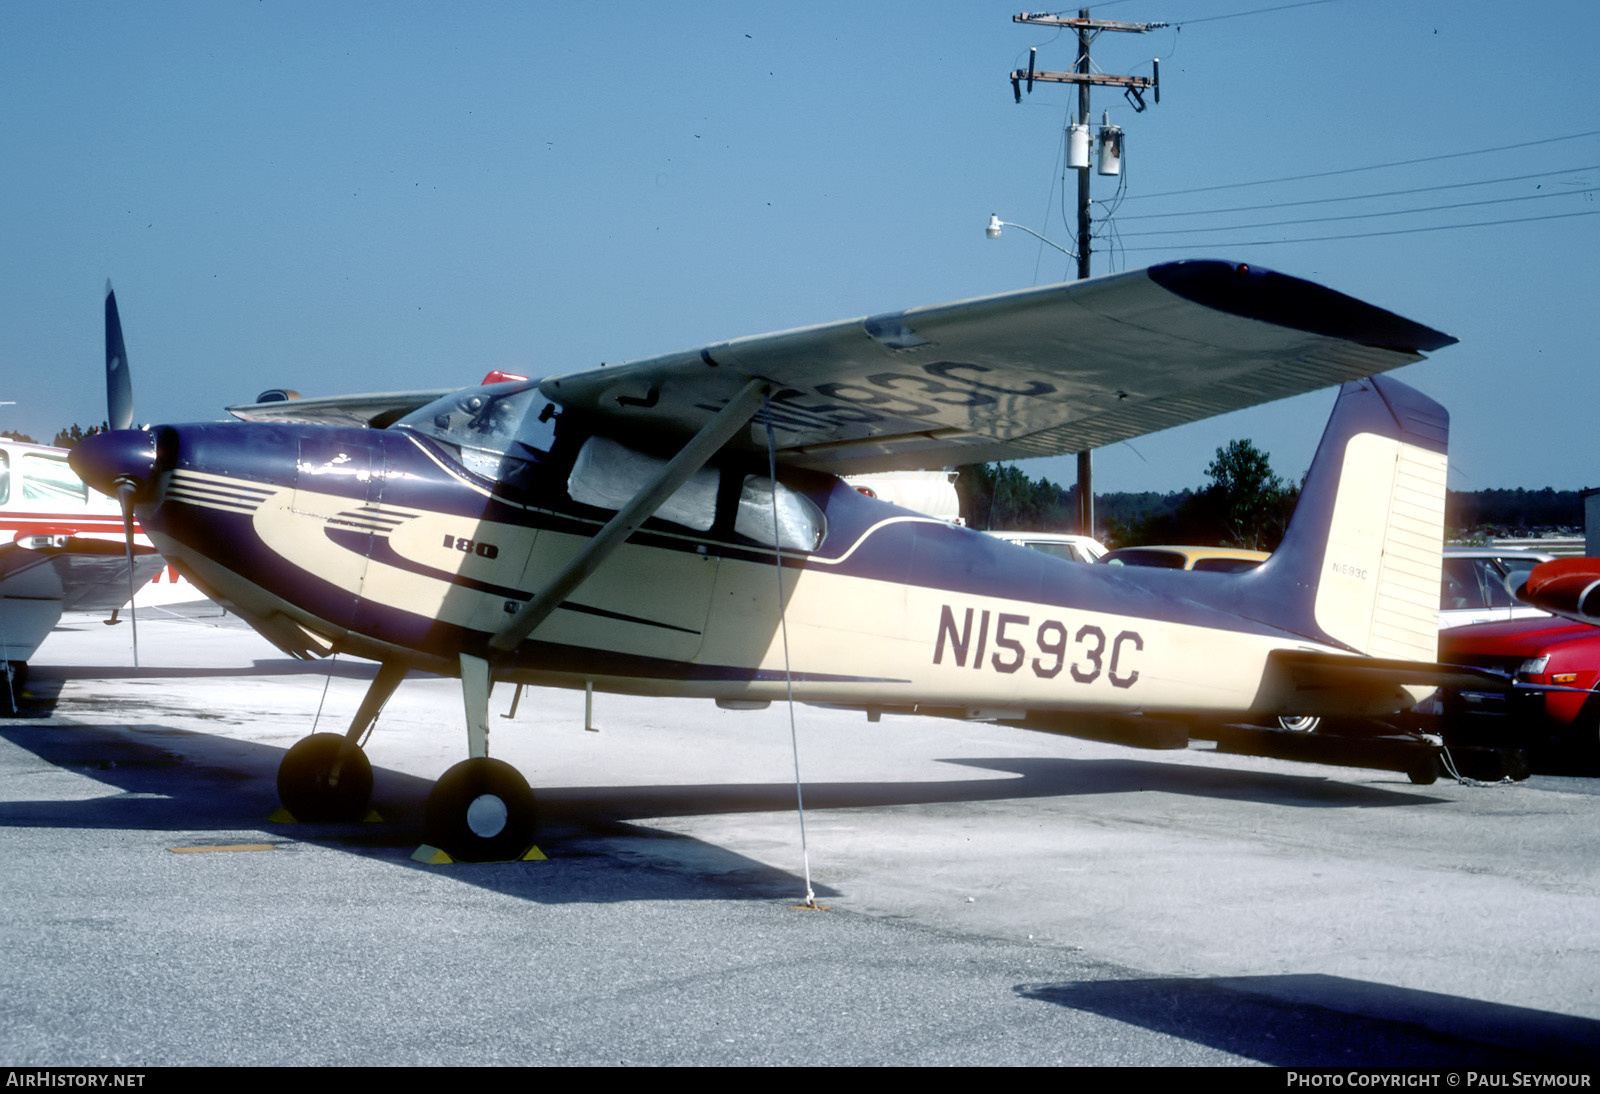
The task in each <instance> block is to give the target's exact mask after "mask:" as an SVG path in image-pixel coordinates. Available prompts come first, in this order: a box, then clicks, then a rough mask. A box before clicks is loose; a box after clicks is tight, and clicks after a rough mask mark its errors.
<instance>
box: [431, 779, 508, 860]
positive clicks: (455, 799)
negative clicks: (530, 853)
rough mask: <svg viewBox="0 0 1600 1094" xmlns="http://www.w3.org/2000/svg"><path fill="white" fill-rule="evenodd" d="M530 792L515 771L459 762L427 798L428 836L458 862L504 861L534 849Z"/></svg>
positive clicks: (437, 783)
mask: <svg viewBox="0 0 1600 1094" xmlns="http://www.w3.org/2000/svg"><path fill="white" fill-rule="evenodd" d="M533 813H534V802H533V791H532V790H530V789H529V788H528V780H527V779H524V778H523V777H522V774H521V773H520V772H519V771H517V769H516V768H514V767H512V766H511V765H510V764H508V763H506V762H504V761H502V760H491V759H490V758H488V757H487V756H482V757H477V758H475V759H471V760H463V761H461V762H460V763H458V764H456V765H455V766H454V767H452V768H451V769H450V770H449V771H446V772H445V773H444V774H443V775H441V776H439V781H438V782H436V783H434V784H433V792H432V793H431V794H429V795H428V837H429V839H431V840H432V841H433V842H434V843H435V844H437V845H438V846H439V847H441V848H443V849H444V850H445V851H446V852H448V853H449V855H450V857H451V858H453V859H455V860H456V861H457V862H505V861H509V860H511V859H515V858H518V857H520V856H521V855H522V853H523V852H524V851H526V850H527V849H528V848H529V847H530V846H532V844H533Z"/></svg>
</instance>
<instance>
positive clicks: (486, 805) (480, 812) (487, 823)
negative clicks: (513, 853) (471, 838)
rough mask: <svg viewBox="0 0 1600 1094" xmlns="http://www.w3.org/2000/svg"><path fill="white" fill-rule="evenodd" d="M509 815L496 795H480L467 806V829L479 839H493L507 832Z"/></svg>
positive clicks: (503, 803) (504, 805)
mask: <svg viewBox="0 0 1600 1094" xmlns="http://www.w3.org/2000/svg"><path fill="white" fill-rule="evenodd" d="M508 815H509V813H508V811H507V809H506V803H505V802H504V801H502V800H501V799H500V797H499V796H498V795H496V794H480V795H478V796H477V797H476V798H473V799H472V804H471V805H469V806H467V827H468V828H470V829H472V834H473V835H475V836H477V837H478V838H479V839H493V838H494V837H495V836H498V835H499V834H500V833H501V832H504V831H505V828H506V819H507V817H508Z"/></svg>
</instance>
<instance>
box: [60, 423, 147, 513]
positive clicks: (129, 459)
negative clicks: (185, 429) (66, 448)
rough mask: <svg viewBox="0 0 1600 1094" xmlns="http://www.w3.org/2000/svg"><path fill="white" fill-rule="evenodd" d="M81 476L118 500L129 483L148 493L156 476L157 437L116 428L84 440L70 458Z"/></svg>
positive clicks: (143, 432)
mask: <svg viewBox="0 0 1600 1094" xmlns="http://www.w3.org/2000/svg"><path fill="white" fill-rule="evenodd" d="M67 462H68V463H70V464H71V465H72V470H73V471H75V472H77V474H78V477H79V478H81V479H82V480H83V481H84V482H86V483H88V484H89V485H90V486H92V487H94V488H95V489H96V490H98V491H100V492H101V493H102V494H109V495H111V496H112V497H116V496H117V493H118V490H117V488H118V486H121V485H124V484H128V485H132V486H133V487H134V490H135V496H136V497H138V496H141V495H143V494H144V493H145V489H146V487H148V486H149V484H150V482H151V481H152V480H153V479H154V478H155V475H156V438H155V434H154V433H153V432H151V431H150V430H148V429H113V430H111V431H110V432H109V433H96V434H95V435H94V436H92V437H85V438H84V439H83V440H81V441H79V442H78V443H77V445H75V446H74V447H73V449H72V453H71V454H70V455H69V456H68V457H67Z"/></svg>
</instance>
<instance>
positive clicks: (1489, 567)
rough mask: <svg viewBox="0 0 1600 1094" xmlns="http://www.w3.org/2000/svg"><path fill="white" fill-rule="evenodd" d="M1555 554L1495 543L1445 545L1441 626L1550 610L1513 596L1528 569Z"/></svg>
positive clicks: (1440, 608) (1441, 628)
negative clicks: (1460, 545) (1522, 601)
mask: <svg viewBox="0 0 1600 1094" xmlns="http://www.w3.org/2000/svg"><path fill="white" fill-rule="evenodd" d="M1554 557H1555V556H1554V555H1550V554H1546V553H1545V552H1543V551H1515V550H1499V549H1496V548H1494V547H1446V548H1445V549H1444V577H1443V580H1442V582H1441V585H1440V591H1439V629H1440V630H1444V629H1445V628H1447V627H1462V626H1465V625H1466V624H1468V623H1490V622H1498V621H1500V620H1505V619H1527V618H1530V617H1533V616H1540V615H1545V614H1548V613H1546V612H1542V611H1540V610H1539V609H1538V608H1533V607H1529V606H1528V605H1526V604H1523V603H1521V602H1519V601H1517V600H1514V599H1512V596H1511V590H1512V589H1513V588H1515V587H1516V586H1518V585H1520V584H1522V582H1523V581H1525V580H1527V575H1528V571H1529V570H1532V569H1533V568H1534V567H1535V566H1537V565H1539V563H1541V562H1548V561H1550V560H1551V559H1552V558H1554Z"/></svg>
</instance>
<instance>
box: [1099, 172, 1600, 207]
mask: <svg viewBox="0 0 1600 1094" xmlns="http://www.w3.org/2000/svg"><path fill="white" fill-rule="evenodd" d="M1580 171H1600V164H1588V165H1585V166H1583V167H1568V168H1565V169H1563V170H1560V171H1537V172H1535V173H1533V174H1531V175H1507V176H1506V177H1504V178H1498V179H1479V180H1478V181H1476V182H1447V183H1443V184H1441V185H1439V186H1414V187H1411V188H1410V189H1407V190H1382V191H1379V192H1377V193H1372V194H1349V195H1347V196H1345V197H1337V198H1306V199H1304V200H1301V201H1268V202H1263V203H1262V204H1260V205H1230V206H1226V207H1223V208H1220V209H1193V210H1189V211H1188V212H1182V213H1135V214H1133V215H1132V216H1125V217H1122V218H1121V219H1123V220H1156V219H1159V218H1162V217H1197V216H1212V215H1215V214H1221V213H1249V212H1254V211H1255V210H1257V209H1290V208H1294V207H1295V206H1299V205H1331V204H1333V203H1334V202H1339V201H1369V200H1371V199H1374V198H1393V197H1406V196H1408V195H1411V194H1428V193H1435V192H1437V191H1439V190H1462V189H1467V188H1469V187H1473V186H1493V185H1495V184H1496V183H1501V182H1527V181H1528V180H1529V179H1542V178H1550V177H1553V176H1556V175H1573V174H1577V173H1578V172H1580Z"/></svg>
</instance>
